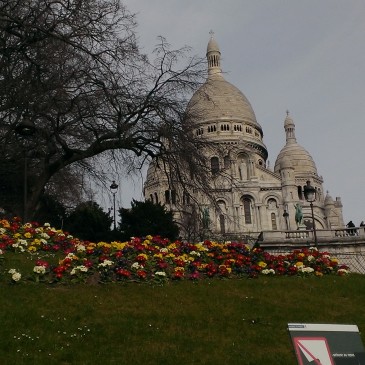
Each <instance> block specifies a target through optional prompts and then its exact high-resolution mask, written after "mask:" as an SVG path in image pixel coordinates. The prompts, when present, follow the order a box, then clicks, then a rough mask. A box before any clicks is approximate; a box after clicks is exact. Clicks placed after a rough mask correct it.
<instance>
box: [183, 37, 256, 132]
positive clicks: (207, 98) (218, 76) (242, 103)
mask: <svg viewBox="0 0 365 365" xmlns="http://www.w3.org/2000/svg"><path fill="white" fill-rule="evenodd" d="M220 55H221V53H220V51H219V47H218V44H217V42H216V41H215V40H214V38H213V37H211V39H210V41H209V43H208V47H207V60H208V78H207V80H206V82H205V83H204V84H203V85H202V86H201V87H200V88H199V89H198V90H197V91H196V92H195V93H194V95H193V97H192V98H191V100H190V102H189V105H188V109H187V111H188V112H189V113H190V114H191V115H193V116H196V117H197V118H196V119H197V120H199V123H201V122H207V121H211V120H217V119H222V118H223V119H226V118H227V119H231V120H241V121H244V122H246V123H247V124H253V125H255V126H256V127H258V129H260V130H261V126H260V125H259V124H258V123H257V121H256V116H255V113H254V111H253V109H252V106H251V104H250V102H249V101H248V99H247V98H246V96H245V95H244V94H243V93H242V92H241V91H240V90H239V89H238V88H237V87H235V86H234V85H232V84H231V83H229V82H228V81H226V80H225V79H224V77H223V75H222V70H221V67H220Z"/></svg>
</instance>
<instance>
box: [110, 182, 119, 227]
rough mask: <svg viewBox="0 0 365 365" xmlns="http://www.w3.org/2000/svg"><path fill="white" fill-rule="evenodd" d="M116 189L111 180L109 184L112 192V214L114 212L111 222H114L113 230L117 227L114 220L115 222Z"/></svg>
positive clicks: (116, 186)
mask: <svg viewBox="0 0 365 365" xmlns="http://www.w3.org/2000/svg"><path fill="white" fill-rule="evenodd" d="M117 190H118V185H117V184H116V183H115V181H114V180H113V182H112V184H111V185H110V191H111V192H112V194H113V214H114V219H113V222H114V231H115V230H116V229H117V226H116V222H115V194H116V193H117Z"/></svg>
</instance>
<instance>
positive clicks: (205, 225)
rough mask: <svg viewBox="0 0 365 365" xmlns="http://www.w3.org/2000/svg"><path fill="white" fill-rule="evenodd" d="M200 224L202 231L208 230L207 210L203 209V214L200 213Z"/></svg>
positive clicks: (208, 218)
mask: <svg viewBox="0 0 365 365" xmlns="http://www.w3.org/2000/svg"><path fill="white" fill-rule="evenodd" d="M202 223H203V228H204V229H208V228H209V225H210V216H209V209H208V208H204V209H203V212H202Z"/></svg>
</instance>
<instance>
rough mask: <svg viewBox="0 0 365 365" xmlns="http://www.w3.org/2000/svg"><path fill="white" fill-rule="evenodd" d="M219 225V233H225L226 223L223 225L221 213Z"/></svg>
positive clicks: (223, 220)
mask: <svg viewBox="0 0 365 365" xmlns="http://www.w3.org/2000/svg"><path fill="white" fill-rule="evenodd" d="M219 226H220V230H221V234H224V233H226V225H225V219H224V215H223V214H220V215H219Z"/></svg>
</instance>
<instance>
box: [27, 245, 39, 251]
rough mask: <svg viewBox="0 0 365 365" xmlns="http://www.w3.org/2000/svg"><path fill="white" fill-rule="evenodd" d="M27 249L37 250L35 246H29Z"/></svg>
mask: <svg viewBox="0 0 365 365" xmlns="http://www.w3.org/2000/svg"><path fill="white" fill-rule="evenodd" d="M28 251H30V252H32V251H37V248H36V247H35V246H29V247H28Z"/></svg>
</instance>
